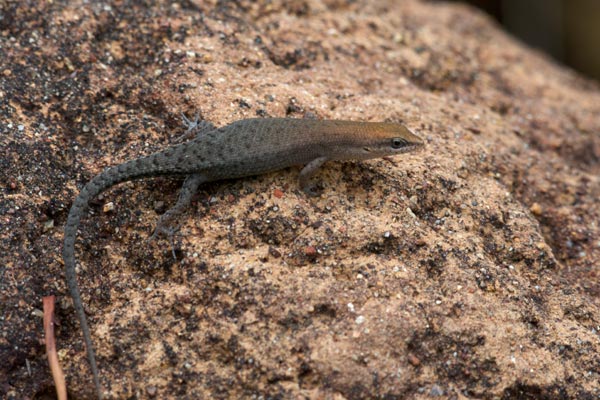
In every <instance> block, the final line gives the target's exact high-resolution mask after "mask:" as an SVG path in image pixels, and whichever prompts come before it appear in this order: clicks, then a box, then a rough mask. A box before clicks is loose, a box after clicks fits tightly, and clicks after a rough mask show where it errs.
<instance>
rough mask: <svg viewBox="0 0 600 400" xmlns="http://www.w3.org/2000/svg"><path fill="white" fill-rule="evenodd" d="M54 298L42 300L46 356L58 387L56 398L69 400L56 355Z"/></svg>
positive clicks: (48, 297)
mask: <svg viewBox="0 0 600 400" xmlns="http://www.w3.org/2000/svg"><path fill="white" fill-rule="evenodd" d="M54 299H55V297H54V296H46V297H44V298H43V299H42V301H43V303H44V336H45V337H46V355H47V356H48V364H49V365H50V371H51V372H52V378H54V385H55V386H56V396H57V397H58V400H67V386H66V384H65V375H64V374H63V372H62V369H61V368H60V364H59V363H58V354H57V353H56V340H55V339H54Z"/></svg>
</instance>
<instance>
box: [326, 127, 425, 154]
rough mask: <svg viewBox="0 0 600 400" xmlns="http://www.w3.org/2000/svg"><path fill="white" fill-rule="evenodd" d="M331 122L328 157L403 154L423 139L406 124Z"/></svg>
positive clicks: (421, 143) (416, 147) (411, 149)
mask: <svg viewBox="0 0 600 400" xmlns="http://www.w3.org/2000/svg"><path fill="white" fill-rule="evenodd" d="M331 122H335V123H336V124H335V125H336V126H335V129H332V133H333V136H334V137H335V140H334V141H333V143H331V144H330V145H331V146H332V148H331V149H330V150H331V154H332V157H331V159H337V160H349V159H359V160H367V159H370V158H378V157H385V156H393V155H395V154H400V153H407V152H409V151H413V150H416V149H418V148H421V147H423V145H424V142H423V140H422V139H421V138H420V137H418V136H417V135H415V134H414V133H412V132H411V131H410V130H409V129H408V128H407V127H406V126H404V125H402V124H396V123H388V122H346V121H331Z"/></svg>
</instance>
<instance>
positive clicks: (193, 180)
mask: <svg viewBox="0 0 600 400" xmlns="http://www.w3.org/2000/svg"><path fill="white" fill-rule="evenodd" d="M205 181H206V178H205V177H204V175H201V174H192V175H189V176H188V177H187V178H186V179H185V181H184V182H183V185H182V186H181V190H180V191H179V198H178V199H177V203H175V205H174V206H173V207H171V208H169V209H168V210H167V211H166V212H165V213H164V214H163V215H161V217H160V219H159V221H158V223H157V225H156V229H154V233H153V234H152V236H150V238H149V239H148V241H152V240H154V239H156V238H157V237H158V236H161V235H164V236H167V237H168V238H169V241H170V242H171V251H172V253H173V258H175V259H176V258H177V257H175V243H174V241H173V237H174V236H175V233H176V232H177V230H178V229H179V226H180V225H181V224H175V223H176V221H177V220H178V219H179V218H180V217H181V215H182V214H183V213H184V212H185V210H186V209H187V208H188V207H189V205H190V203H191V202H192V197H193V196H194V193H196V191H197V190H198V187H199V186H200V185H201V184H202V183H203V182H205Z"/></svg>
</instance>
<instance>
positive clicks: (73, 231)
mask: <svg viewBox="0 0 600 400" xmlns="http://www.w3.org/2000/svg"><path fill="white" fill-rule="evenodd" d="M168 156H169V154H165V152H162V153H156V154H152V155H149V156H147V157H143V158H139V159H136V160H132V161H129V162H125V163H123V164H121V165H118V166H116V167H112V168H109V169H107V170H105V171H104V172H102V173H101V174H99V175H98V176H96V177H95V178H94V179H92V180H91V181H90V182H88V184H86V185H85V187H84V188H83V189H82V190H81V192H80V193H79V196H77V198H76V199H75V202H74V203H73V205H72V206H71V210H70V211H69V217H68V218H67V223H66V225H65V232H64V246H63V260H64V263H65V277H66V279H67V285H68V287H69V292H70V294H71V297H72V298H73V306H74V307H75V312H76V313H77V318H78V319H79V323H80V325H81V329H82V331H83V339H84V341H85V347H86V351H87V358H88V362H89V363H90V368H91V369H92V374H93V378H94V385H95V386H96V392H97V394H98V399H102V388H101V386H100V379H99V377H98V367H97V365H96V357H95V353H94V347H93V344H92V339H91V335H90V328H89V326H88V323H87V318H86V315H85V311H84V310H83V303H82V301H81V295H80V292H79V287H78V285H77V275H76V272H75V239H76V237H77V229H78V227H79V222H80V221H81V218H82V217H83V215H84V214H85V213H86V211H87V209H88V202H89V201H90V200H91V199H93V198H94V197H96V196H97V195H98V194H100V193H102V192H103V191H104V190H106V189H108V188H110V187H111V186H113V185H116V184H118V183H121V182H125V181H130V180H134V179H138V178H143V177H146V176H150V175H151V176H156V175H163V174H177V173H181V172H184V171H177V170H166V169H164V165H165V163H164V162H161V161H163V160H161V158H164V157H168Z"/></svg>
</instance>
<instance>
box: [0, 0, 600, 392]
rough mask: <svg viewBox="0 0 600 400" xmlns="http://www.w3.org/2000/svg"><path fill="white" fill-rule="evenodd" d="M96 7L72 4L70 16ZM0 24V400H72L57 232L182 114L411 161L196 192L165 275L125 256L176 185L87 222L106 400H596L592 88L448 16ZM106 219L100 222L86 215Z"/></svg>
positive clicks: (178, 14) (105, 9) (30, 16)
mask: <svg viewBox="0 0 600 400" xmlns="http://www.w3.org/2000/svg"><path fill="white" fill-rule="evenodd" d="M90 3H92V2H90ZM143 3H144V2H121V1H113V2H104V3H97V4H89V3H82V4H74V3H71V2H66V1H53V2H34V1H31V2H27V1H24V2H7V3H6V2H5V3H2V5H1V7H2V8H1V10H2V11H1V14H2V16H3V18H0V54H1V57H0V146H1V147H2V149H3V150H2V154H1V155H0V246H1V249H2V251H1V252H0V359H1V360H3V361H2V362H1V363H0V397H2V398H9V399H10V398H15V399H16V398H32V397H34V396H36V398H43V397H44V396H51V395H52V393H53V386H52V379H51V377H50V375H49V371H48V368H47V365H46V359H45V355H44V348H43V332H42V319H41V317H40V314H41V313H40V309H41V297H42V296H44V295H49V294H56V295H57V296H59V304H58V316H57V317H58V319H59V321H58V322H59V326H58V332H57V333H58V337H57V340H58V346H59V357H60V360H61V363H62V365H63V368H64V369H65V372H66V375H67V379H68V385H69V392H70V394H71V396H72V397H73V398H90V397H92V396H93V388H92V383H91V379H90V376H89V369H88V366H87V362H86V359H85V354H84V348H83V344H82V339H81V333H80V329H79V324H78V323H77V321H76V318H75V315H74V312H73V308H72V305H71V302H70V299H69V297H68V293H67V290H66V288H65V283H64V277H63V271H62V264H61V259H60V248H61V245H62V242H61V241H62V232H63V231H62V227H63V224H64V222H65V219H66V216H67V212H68V209H69V206H70V204H71V202H72V201H73V199H74V197H75V196H76V194H77V193H78V190H79V188H81V186H82V185H83V184H85V182H87V181H88V180H89V179H90V178H91V177H92V176H94V175H95V174H97V173H99V172H100V171H101V170H102V169H103V168H105V167H107V166H109V165H113V164H117V163H119V162H122V161H124V160H127V159H131V158H134V157H138V156H140V155H143V154H148V153H150V152H152V151H154V150H158V149H161V148H163V147H164V146H167V145H168V144H169V143H172V142H173V141H174V140H175V139H176V137H177V136H178V135H180V134H182V132H183V130H184V128H183V126H182V124H181V120H180V114H181V113H185V114H187V115H194V114H195V113H199V114H200V115H201V116H202V117H203V118H205V119H207V120H209V121H211V122H213V123H215V124H216V125H218V126H220V125H225V124H227V123H229V122H232V121H234V120H237V119H241V118H249V117H257V116H258V117H275V116H277V117H281V116H288V117H296V118H303V117H305V118H323V119H325V118H327V119H352V120H368V121H382V120H390V121H400V122H403V123H405V124H406V125H407V126H409V127H410V128H412V129H413V130H414V131H416V132H417V133H419V134H420V135H421V136H423V137H424V138H426V141H427V148H426V149H425V150H424V151H423V152H421V153H418V154H410V155H406V156H403V157H397V158H394V159H392V160H376V161H368V162H360V163H358V162H354V163H345V164H341V163H332V164H329V165H327V168H325V169H323V171H322V172H321V173H320V174H319V178H320V179H321V180H322V181H323V186H324V188H325V190H324V193H323V195H322V196H321V197H319V198H315V199H313V198H307V197H305V196H304V195H303V193H302V192H301V191H300V190H298V188H297V185H296V175H297V172H298V170H297V169H289V170H286V171H282V172H279V173H273V174H270V175H266V176H262V177H257V178H251V179H246V180H239V181H230V182H219V183H213V184H210V185H206V186H204V187H203V188H202V189H201V191H200V192H199V194H198V196H197V201H196V202H195V203H194V207H193V209H192V210H191V211H190V212H189V214H188V216H187V217H186V218H185V219H184V220H183V221H182V226H181V235H180V236H177V237H176V240H175V253H176V257H177V259H176V260H174V259H173V258H172V256H171V247H170V245H169V242H168V241H166V240H163V241H159V242H156V243H154V242H153V243H146V242H145V239H146V238H147V237H148V236H149V233H150V232H151V231H152V229H153V227H154V224H155V222H156V221H157V218H158V215H159V214H160V213H162V212H164V210H165V209H166V208H168V206H169V205H170V204H172V203H173V202H174V201H175V199H176V196H177V188H178V185H179V184H180V181H177V180H173V179H167V178H161V179H154V180H148V181H144V182H136V183H128V184H124V185H121V186H118V187H116V188H114V189H112V190H110V191H108V192H106V193H105V194H103V195H102V197H101V198H99V199H96V200H95V201H94V202H93V204H92V206H91V210H90V213H89V215H88V217H87V218H86V219H85V221H84V223H83V224H82V226H81V230H80V236H79V239H78V242H77V258H78V261H79V262H80V268H79V273H80V285H81V288H82V292H83V296H84V301H85V304H86V307H87V312H88V315H89V320H90V323H91V326H92V333H93V339H94V342H95V344H96V351H97V354H98V361H99V367H100V370H101V375H102V382H103V385H104V388H105V390H106V392H107V394H109V395H110V396H112V397H114V398H126V397H131V396H133V397H136V398H223V399H225V398H330V399H361V398H375V397H378V398H386V399H395V398H398V399H400V398H414V399H424V398H503V399H513V398H514V399H524V398H536V399H541V398H546V399H592V398H598V397H599V396H600V383H599V382H600V356H599V354H600V333H599V332H600V314H599V311H600V307H599V306H600V302H599V296H600V286H599V284H598V273H599V269H600V262H599V260H600V239H599V238H600V228H599V221H600V201H599V200H598V199H599V198H600V178H599V175H600V87H599V86H598V85H597V84H595V83H593V82H590V81H587V80H585V79H583V78H581V77H579V76H578V75H577V74H575V73H573V72H572V71H569V70H567V69H565V68H564V67H561V66H558V65H556V64H555V63H553V62H552V61H551V60H549V59H548V58H546V57H545V56H543V55H541V54H539V53H537V52H536V51H534V50H532V49H529V48H526V47H524V46H523V45H521V44H520V43H518V42H516V41H515V40H514V39H513V38H511V37H508V36H507V35H506V34H505V33H503V32H502V31H501V30H500V29H499V28H498V27H497V26H496V25H495V24H494V23H493V22H491V20H490V19H489V18H487V17H485V16H483V15H482V14H481V13H479V12H477V11H475V10H473V9H470V8H467V7H464V6H460V5H448V4H444V3H437V2H419V1H413V0H411V1H402V2H397V1H392V0H389V1H383V0H382V1H375V2H372V1H356V2H354V1H341V0H328V1H325V2H318V1H309V0H306V1H303V0H297V1H292V2H288V1H273V2H258V3H254V2H249V1H238V2H201V1H183V2H178V3H171V2H164V1H163V2H161V1H157V2H154V3H152V5H150V6H148V5H144V6H142V4H143ZM109 203H111V204H110V206H107V204H109Z"/></svg>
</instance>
